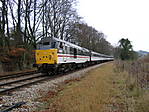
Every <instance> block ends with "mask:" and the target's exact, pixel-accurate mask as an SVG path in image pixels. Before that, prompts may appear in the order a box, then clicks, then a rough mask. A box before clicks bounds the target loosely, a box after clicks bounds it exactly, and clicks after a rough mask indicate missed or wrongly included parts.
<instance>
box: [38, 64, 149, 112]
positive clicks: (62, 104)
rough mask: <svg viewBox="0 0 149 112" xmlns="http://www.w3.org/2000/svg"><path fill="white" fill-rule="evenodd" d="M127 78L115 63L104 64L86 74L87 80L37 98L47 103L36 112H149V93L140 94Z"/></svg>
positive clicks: (85, 78) (65, 85) (69, 84)
mask: <svg viewBox="0 0 149 112" xmlns="http://www.w3.org/2000/svg"><path fill="white" fill-rule="evenodd" d="M116 65H117V64H116ZM116 67H117V66H116ZM128 79H130V76H129V74H128V72H126V71H120V70H119V69H117V68H115V64H114V63H108V64H105V65H103V66H101V67H99V68H96V69H94V70H91V71H90V72H88V73H86V77H84V78H81V79H74V80H72V81H65V84H64V85H63V86H60V87H59V88H58V92H53V91H49V92H48V94H46V95H44V96H43V97H42V98H40V99H38V100H39V101H41V102H44V104H43V105H40V107H38V109H37V110H36V111H39V112H137V110H138V112H147V111H148V110H147V109H149V107H148V104H149V103H148V101H149V95H148V94H147V93H148V91H147V92H143V91H142V92H138V88H137V87H135V84H134V81H133V78H131V80H129V81H128ZM134 80H135V79H134ZM132 86H133V87H132ZM140 104H141V105H140Z"/></svg>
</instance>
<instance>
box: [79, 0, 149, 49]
mask: <svg viewBox="0 0 149 112" xmlns="http://www.w3.org/2000/svg"><path fill="white" fill-rule="evenodd" d="M78 1H79V3H78V7H77V8H78V13H79V15H80V16H81V17H84V21H85V22H86V23H87V24H88V25H90V26H93V27H94V28H95V29H96V30H98V31H102V32H103V33H105V35H107V40H108V41H109V42H110V43H112V45H116V44H117V42H118V41H119V40H120V39H121V38H128V39H129V40H130V41H132V45H133V48H134V50H146V51H149V0H78Z"/></svg>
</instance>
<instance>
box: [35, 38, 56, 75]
mask: <svg viewBox="0 0 149 112" xmlns="http://www.w3.org/2000/svg"><path fill="white" fill-rule="evenodd" d="M55 43H56V42H55V41H54V40H53V39H52V38H44V39H43V40H41V41H40V42H39V43H38V44H37V50H35V64H34V67H37V68H38V70H39V71H41V72H47V71H49V70H52V69H54V68H55V66H56V64H57V63H58V54H57V51H58V50H57V48H56V44H55Z"/></svg>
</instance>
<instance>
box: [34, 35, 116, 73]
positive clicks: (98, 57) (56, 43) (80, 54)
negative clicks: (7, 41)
mask: <svg viewBox="0 0 149 112" xmlns="http://www.w3.org/2000/svg"><path fill="white" fill-rule="evenodd" d="M113 59H114V58H113V56H109V55H104V54H100V53H97V52H94V51H91V50H89V49H86V48H83V47H80V46H78V45H76V44H73V43H70V42H67V41H64V40H61V39H58V38H55V37H53V38H43V39H42V40H41V41H40V42H39V43H38V45H37V50H35V64H34V66H36V67H38V70H39V71H41V72H46V73H49V72H50V73H56V72H64V71H68V70H74V69H76V68H81V67H86V66H89V65H92V64H97V63H101V62H106V61H111V60H113Z"/></svg>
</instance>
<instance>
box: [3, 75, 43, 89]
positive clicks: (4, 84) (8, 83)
mask: <svg viewBox="0 0 149 112" xmlns="http://www.w3.org/2000/svg"><path fill="white" fill-rule="evenodd" d="M43 76H45V75H43V74H41V75H37V76H32V77H27V78H22V79H19V80H14V81H10V82H6V83H0V86H6V85H10V84H13V83H18V82H22V81H26V80H32V79H35V78H38V77H43Z"/></svg>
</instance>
